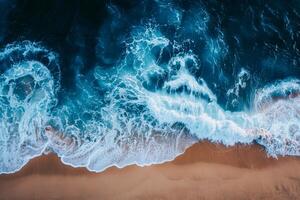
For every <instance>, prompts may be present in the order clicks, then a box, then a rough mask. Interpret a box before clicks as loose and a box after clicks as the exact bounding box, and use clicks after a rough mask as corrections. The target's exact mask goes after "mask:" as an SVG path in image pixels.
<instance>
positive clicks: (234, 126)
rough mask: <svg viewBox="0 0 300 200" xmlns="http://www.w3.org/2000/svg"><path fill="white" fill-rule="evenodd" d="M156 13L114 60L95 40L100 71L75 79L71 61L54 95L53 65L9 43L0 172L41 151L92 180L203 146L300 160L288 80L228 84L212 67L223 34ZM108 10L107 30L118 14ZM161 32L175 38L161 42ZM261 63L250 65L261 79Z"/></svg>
mask: <svg viewBox="0 0 300 200" xmlns="http://www.w3.org/2000/svg"><path fill="white" fill-rule="evenodd" d="M155 5H156V4H155ZM157 5H159V9H158V8H157V10H159V12H158V13H156V14H157V15H158V16H159V17H157V18H156V20H152V21H151V20H150V21H147V22H146V23H144V22H143V23H141V24H139V25H135V26H132V27H130V31H129V33H128V35H127V36H126V37H125V38H124V37H123V43H122V44H123V45H124V49H125V50H124V51H122V55H121V56H120V57H119V59H118V60H117V61H114V62H113V61H112V59H113V58H108V57H106V58H105V59H104V58H103V55H105V51H106V45H107V41H103V40H104V39H103V37H101V38H100V39H99V44H98V45H97V46H96V47H97V48H98V49H97V53H99V54H101V55H98V56H99V57H101V59H103V60H104V61H103V63H102V64H97V65H96V66H94V67H93V68H92V69H91V70H89V71H87V72H86V73H81V72H80V69H81V65H82V63H83V60H82V58H81V57H80V56H78V57H77V58H76V59H75V61H74V64H73V65H74V67H73V69H75V73H76V76H75V81H74V85H72V89H69V90H67V89H65V88H62V79H64V78H65V77H63V76H62V75H61V68H63V67H64V66H60V65H61V63H60V62H59V56H58V55H57V54H56V53H54V52H53V51H51V50H48V49H47V48H45V47H43V45H42V44H39V43H35V42H30V41H24V42H15V43H12V44H8V45H7V46H6V47H5V48H3V49H2V50H1V51H0V65H1V66H0V72H1V74H0V173H12V172H15V171H18V170H19V169H20V168H21V167H22V166H24V165H25V164H26V163H27V162H28V161H29V160H30V159H31V158H33V157H36V156H39V155H41V154H43V153H48V152H54V153H56V154H57V155H58V156H59V157H61V160H62V161H63V162H64V163H66V164H68V165H72V166H74V167H79V166H83V167H86V168H88V169H89V170H91V171H96V172H100V171H103V170H105V169H106V168H108V167H110V166H118V167H124V166H127V165H130V164H137V165H140V166H143V165H150V164H153V163H161V162H165V161H167V160H172V159H174V158H175V157H176V156H177V155H179V154H181V153H183V152H184V150H185V149H186V148H188V147H190V146H191V145H192V144H194V143H196V142H198V141H201V140H204V139H206V140H210V141H212V142H217V143H223V144H225V145H234V144H237V143H243V144H250V143H253V142H256V143H259V144H260V145H262V146H263V147H264V148H265V149H266V151H267V153H268V154H269V155H271V156H275V157H276V156H278V155H296V156H299V155H300V127H299V124H300V95H299V94H300V80H299V79H297V76H287V77H285V78H282V79H280V78H278V79H277V80H274V81H262V80H259V79H257V80H256V75H257V74H255V72H253V71H252V70H250V69H249V68H247V67H239V68H238V69H239V70H236V71H235V72H232V73H233V74H234V76H233V80H229V78H228V75H226V74H225V72H224V70H223V68H222V67H220V66H222V63H223V64H224V62H225V61H226V59H228V54H229V51H232V49H230V47H229V45H228V44H226V42H225V39H224V37H225V36H224V34H223V33H220V32H219V33H218V34H217V36H211V34H209V25H208V23H209V21H210V15H209V14H208V13H207V11H206V10H205V9H202V7H201V6H199V8H193V9H190V10H189V11H188V12H186V13H184V12H183V11H182V10H181V9H180V8H179V7H178V6H176V5H172V6H170V5H169V4H168V3H166V2H159V3H157ZM108 8H109V10H110V12H111V13H112V14H113V17H112V22H111V24H112V26H113V25H115V24H116V23H117V22H116V21H118V20H121V19H120V18H119V17H118V16H119V15H120V13H119V11H118V9H117V7H115V6H114V5H109V6H108ZM161 13H165V14H164V15H166V16H167V17H161V16H162V14H161ZM193 13H197V15H193ZM115 18H116V19H115ZM114 20H115V21H114ZM192 22H193V23H192ZM166 26H169V27H168V28H170V27H173V28H174V27H175V32H176V34H178V35H176V34H175V35H172V34H171V33H168V34H170V35H172V36H170V35H168V34H167V33H166V32H165V31H164V29H165V28H166ZM269 28H272V27H269ZM100 32H101V31H100ZM101 34H104V33H103V30H102V32H101ZM101 34H100V35H101ZM196 36H197V37H199V38H200V41H196V40H197V39H196V38H197V37H196ZM104 38H105V37H104ZM236 40H237V43H239V42H240V41H239V39H238V38H236ZM195 41H196V42H195ZM195 47H196V48H195ZM200 47H203V48H202V49H201V54H200V53H199V49H198V48H200ZM107 48H108V47H107ZM241 56H242V55H241ZM230 58H231V59H232V63H235V62H237V61H236V60H237V58H232V57H230ZM268 62H269V60H268V59H266V60H265V61H264V62H262V63H260V64H261V65H262V68H263V70H265V68H264V67H265V66H264V65H268ZM107 63H109V64H110V65H112V66H110V67H107V65H108V64H107ZM254 71H255V70H254ZM207 74H211V77H209V76H208V75H207ZM254 80H255V81H256V82H255V84H254V83H252V82H251V81H254ZM218 81H222V82H221V83H220V82H218ZM222 83H223V84H226V87H225V86H224V87H223V85H222ZM224 88H226V90H225V89H224ZM249 88H250V89H249ZM245 99H247V101H245V102H243V101H244V100H245Z"/></svg>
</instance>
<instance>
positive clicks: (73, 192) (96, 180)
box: [0, 142, 300, 200]
mask: <svg viewBox="0 0 300 200" xmlns="http://www.w3.org/2000/svg"><path fill="white" fill-rule="evenodd" d="M299 198H300V158H299V157H280V158H278V159H274V158H270V157H268V156H267V155H266V153H265V152H264V150H263V149H262V148H261V147H260V146H258V145H255V144H254V145H248V146H245V145H236V146H234V147H229V148H228V147H225V146H223V145H220V144H211V143H209V142H201V143H198V144H195V145H194V146H192V147H191V148H189V149H188V150H187V151H186V152H185V153H184V154H183V155H181V156H179V157H177V158H176V159H175V160H174V161H171V162H168V163H164V164H158V165H152V166H148V167H138V166H128V167H126V168H123V169H117V168H116V167H111V168H109V169H107V170H106V171H104V172H102V173H93V172H89V171H87V170H86V169H84V168H72V167H70V166H66V165H64V164H62V163H61V162H60V160H59V158H57V157H56V156H55V155H44V156H41V157H38V158H35V159H33V160H31V161H30V162H29V163H28V164H27V165H26V166H25V167H24V168H23V169H22V170H21V171H19V172H17V173H15V174H10V175H1V176H0V199H23V200H25V199H120V200H121V199H122V200H124V199H299Z"/></svg>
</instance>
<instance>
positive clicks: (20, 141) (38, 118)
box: [0, 42, 55, 173]
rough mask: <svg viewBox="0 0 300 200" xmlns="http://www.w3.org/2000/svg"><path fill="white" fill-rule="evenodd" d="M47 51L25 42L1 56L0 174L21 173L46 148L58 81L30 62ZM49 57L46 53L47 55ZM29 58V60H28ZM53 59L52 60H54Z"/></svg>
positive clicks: (14, 46) (42, 68)
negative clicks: (46, 125)
mask: <svg viewBox="0 0 300 200" xmlns="http://www.w3.org/2000/svg"><path fill="white" fill-rule="evenodd" d="M41 51H44V50H42V48H41V47H40V46H38V45H36V44H31V43H29V42H25V43H22V44H15V45H9V46H7V48H5V49H4V51H2V52H0V58H1V63H2V64H5V65H9V66H1V69H2V70H3V69H4V70H5V71H4V73H3V74H1V75H0V170H1V172H2V173H8V172H13V171H16V170H18V169H19V168H20V167H22V166H23V165H24V164H25V163H26V162H27V161H28V160H29V159H31V158H32V157H35V156H37V155H39V154H41V153H42V152H43V150H44V148H45V147H46V140H45V138H44V137H43V136H42V134H41V133H42V129H43V126H44V125H43V124H44V122H45V120H46V119H47V115H48V112H49V109H50V107H51V106H53V105H54V104H55V81H54V79H53V77H52V75H51V73H50V71H49V70H48V68H47V67H46V66H45V65H44V64H42V63H41V62H39V61H34V60H27V58H29V57H32V56H33V57H34V55H35V53H37V52H41ZM44 53H46V54H47V51H44ZM27 56H28V57H27ZM51 59H52V58H49V60H51Z"/></svg>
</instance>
